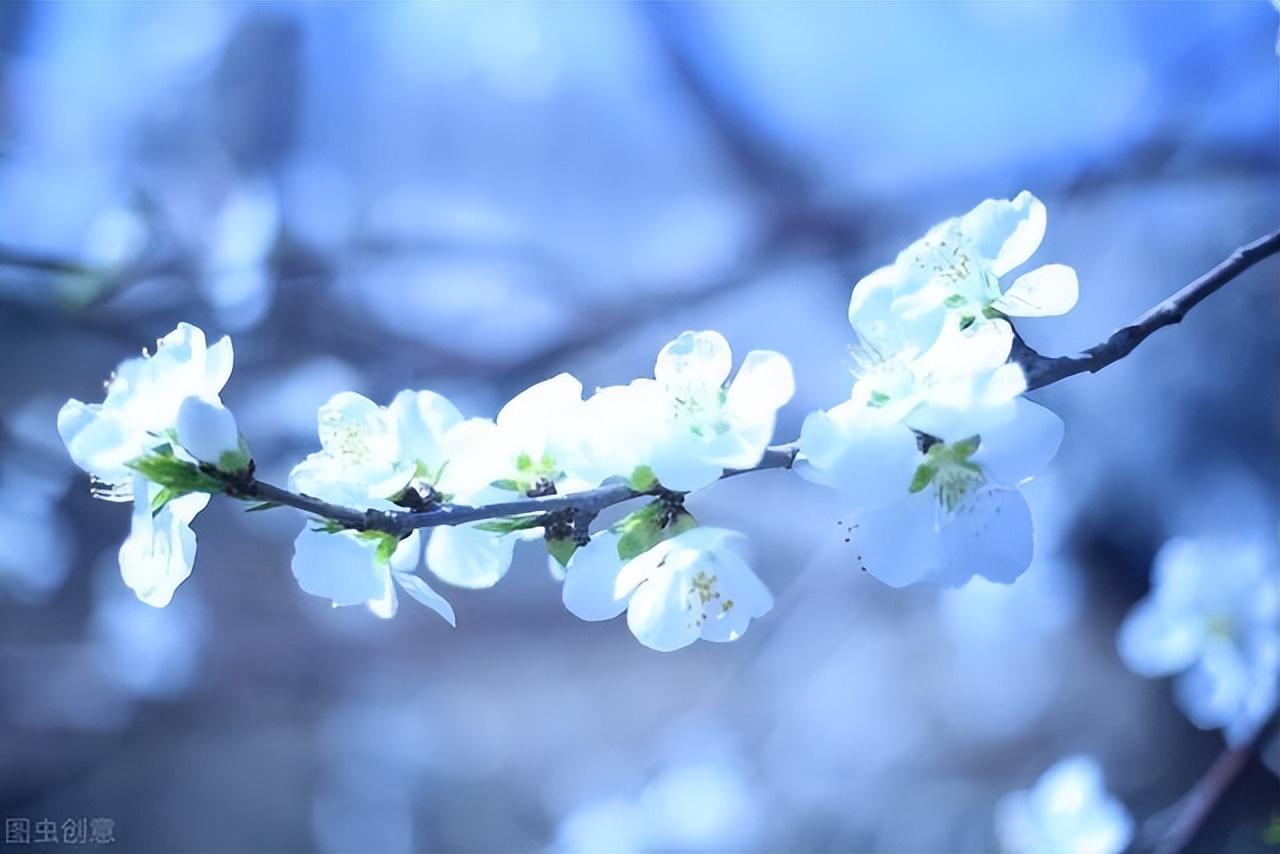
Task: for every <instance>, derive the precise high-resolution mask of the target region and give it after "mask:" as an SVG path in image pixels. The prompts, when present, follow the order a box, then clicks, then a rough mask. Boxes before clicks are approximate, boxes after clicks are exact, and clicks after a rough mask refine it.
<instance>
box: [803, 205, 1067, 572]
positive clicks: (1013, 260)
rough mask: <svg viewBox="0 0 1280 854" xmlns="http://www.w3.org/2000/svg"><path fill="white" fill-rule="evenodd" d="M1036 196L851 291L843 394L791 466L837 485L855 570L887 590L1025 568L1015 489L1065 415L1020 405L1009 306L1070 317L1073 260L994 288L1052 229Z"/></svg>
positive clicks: (1024, 524) (973, 221) (945, 231)
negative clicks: (849, 512)
mask: <svg viewBox="0 0 1280 854" xmlns="http://www.w3.org/2000/svg"><path fill="white" fill-rule="evenodd" d="M1045 222H1046V217H1045V209H1044V205H1043V204H1041V203H1040V201H1039V200H1038V199H1036V198H1035V197H1034V196H1032V195H1031V194H1030V193H1026V192H1024V193H1021V194H1020V195H1018V197H1017V198H1015V199H1013V200H1012V201H1004V200H988V201H985V202H983V203H982V204H980V205H978V207H976V208H974V209H973V210H972V211H970V212H969V213H968V214H965V215H964V216H962V217H959V218H957V219H951V220H948V221H946V222H944V223H941V224H939V225H937V226H935V227H934V228H932V229H930V231H929V232H928V233H927V234H926V235H925V236H924V237H923V238H921V239H920V240H918V241H916V242H915V243H913V244H912V245H911V246H909V247H907V249H906V250H905V251H903V252H902V253H901V254H900V255H899V256H898V258H897V260H896V261H894V263H893V264H891V265H889V266H887V267H882V268H881V269H879V270H876V271H875V272H874V273H872V274H870V275H869V276H867V277H866V278H864V279H863V280H862V281H861V282H859V283H858V284H857V286H855V287H854V289H853V297H852V299H851V300H850V303H849V323H850V324H851V325H852V326H853V331H854V332H855V333H856V335H857V337H858V347H857V350H856V357H855V363H856V364H855V381H854V384H853V389H852V394H851V396H850V399H849V400H847V401H845V402H844V403H841V404H840V405H839V406H836V407H834V408H832V409H829V410H826V411H825V412H815V413H813V414H812V415H810V416H809V417H808V418H807V419H805V422H804V426H803V428H802V430H801V433H800V451H801V453H802V454H803V458H802V459H800V460H798V461H797V463H796V471H797V472H798V473H799V474H800V475H801V476H803V477H806V478H808V479H810V480H812V481H815V482H817V483H821V484H825V485H827V486H830V487H833V488H835V489H837V490H839V491H840V492H841V493H842V494H843V495H844V497H845V498H846V499H847V500H849V501H850V502H852V503H853V505H854V506H855V508H856V509H855V513H854V514H853V516H852V517H851V521H850V522H849V523H848V526H847V528H846V532H847V533H848V535H849V536H848V538H847V541H848V542H850V543H851V544H852V545H853V547H854V549H855V554H856V556H857V561H858V563H859V565H860V566H861V567H862V568H863V569H865V570H866V571H868V572H870V573H871V574H872V575H874V576H875V577H876V578H879V579H880V580H881V581H883V582H885V583H886V584H889V585H892V586H894V587H901V586H904V585H907V584H912V583H915V582H921V581H928V582H935V583H939V584H943V585H948V586H959V585H961V584H964V583H965V582H966V581H968V580H969V579H970V578H972V577H973V576H974V575H980V576H983V577H985V578H988V579H990V580H992V581H998V582H1004V583H1009V582H1011V581H1013V580H1014V579H1015V578H1017V577H1018V576H1019V575H1020V574H1021V573H1022V572H1023V571H1024V570H1025V569H1026V568H1027V566H1028V564H1029V563H1030V562H1031V547H1032V531H1031V511H1030V510H1029V508H1028V507H1027V503H1026V500H1025V499H1024V498H1023V497H1022V494H1021V493H1020V492H1019V491H1018V486H1019V484H1021V483H1023V482H1025V481H1027V480H1028V479H1030V478H1031V477H1033V476H1034V475H1036V474H1038V473H1039V472H1040V471H1041V470H1042V469H1043V468H1044V467H1045V466H1046V465H1047V464H1048V463H1049V460H1050V459H1052V457H1053V455H1054V454H1055V453H1056V452H1057V449H1058V444H1059V442H1061V440H1062V430H1063V428H1062V422H1061V420H1060V419H1059V418H1058V417H1057V416H1056V415H1054V414H1053V413H1052V412H1050V411H1049V410H1047V409H1045V408H1043V407H1041V406H1037V405H1036V404H1034V403H1031V402H1030V401H1027V400H1024V399H1022V398H1021V397H1020V395H1021V394H1022V393H1023V392H1024V391H1025V390H1026V380H1025V378H1024V376H1023V373H1022V369H1021V368H1020V367H1019V366H1018V365H1017V364H1014V363H1011V362H1009V361H1008V360H1009V354H1010V351H1011V349H1012V347H1013V337H1014V333H1013V327H1012V326H1011V325H1010V324H1009V321H1008V319H1007V317H1008V316H1010V315H1019V316H1028V315H1043V314H1061V313H1063V312H1065V311H1067V310H1068V309H1070V308H1071V307H1072V306H1073V305H1074V304H1075V301H1076V291H1077V285H1076V276H1075V272H1074V271H1073V270H1071V268H1069V267H1063V266H1061V265H1052V264H1051V265H1046V266H1043V267H1039V268H1036V269H1034V270H1031V271H1030V272H1028V273H1025V274H1023V275H1022V276H1020V277H1018V278H1017V279H1015V280H1014V281H1013V283H1012V284H1011V285H1010V286H1009V287H1008V289H1007V290H1002V289H1001V283H1000V278H1001V277H1002V276H1004V275H1005V274H1006V273H1008V272H1009V271H1011V270H1013V269H1014V268H1015V267H1017V266H1019V265H1021V264H1022V263H1023V262H1025V261H1026V260H1027V259H1028V258H1030V257H1031V254H1032V253H1033V252H1034V251H1035V250H1036V248H1037V247H1038V246H1039V245H1040V241H1041V239H1042V238H1043V237H1044V232H1045Z"/></svg>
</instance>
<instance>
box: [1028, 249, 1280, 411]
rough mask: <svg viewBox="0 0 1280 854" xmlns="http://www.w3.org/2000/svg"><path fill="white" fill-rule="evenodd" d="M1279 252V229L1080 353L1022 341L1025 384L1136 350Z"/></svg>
mask: <svg viewBox="0 0 1280 854" xmlns="http://www.w3.org/2000/svg"><path fill="white" fill-rule="evenodd" d="M1277 252H1280V231H1273V232H1271V233H1270V234H1268V235H1267V236H1265V237H1260V238H1258V239H1257V240H1255V241H1254V242H1252V243H1250V244H1248V245H1247V246H1241V247H1240V248H1239V249H1237V250H1236V251H1235V252H1233V253H1231V257H1229V258H1227V259H1226V260H1225V261H1223V262H1222V263H1221V264H1219V265H1218V266H1216V267H1214V268H1213V269H1212V270H1210V271H1209V272H1207V273H1205V274H1204V275H1203V276H1201V277H1200V278H1198V279H1196V280H1195V281H1194V282H1192V283H1191V284H1189V285H1187V286H1186V287H1185V288H1183V289H1182V290H1180V291H1178V292H1177V293H1176V294H1174V295H1173V296H1171V297H1169V298H1168V299H1166V300H1165V301H1164V302H1162V303H1160V304H1159V305H1156V306H1155V307H1153V308H1151V309H1150V310H1148V311H1147V312H1146V313H1144V314H1143V315H1142V316H1141V317H1139V318H1138V319H1137V320H1135V321H1134V322H1133V323H1131V324H1129V325H1128V326H1124V327H1121V328H1120V329H1117V330H1116V331H1115V332H1113V333H1111V335H1110V337H1108V338H1107V340H1105V341H1103V342H1102V343H1100V344H1095V345H1094V346H1092V347H1090V348H1089V349H1088V350H1085V351H1084V352H1083V353H1080V354H1079V355H1076V356H1056V357H1054V356H1042V355H1041V354H1039V353H1037V352H1036V351H1035V350H1033V349H1031V348H1030V347H1028V346H1026V345H1025V344H1022V343H1019V345H1018V347H1017V348H1016V349H1015V351H1014V358H1015V360H1016V361H1017V362H1018V363H1019V364H1020V365H1022V369H1023V370H1024V371H1025V372H1026V375H1027V388H1028V389H1037V388H1044V387H1045V386H1047V385H1050V384H1052V383H1056V382H1058V381H1059V380H1064V379H1066V378H1067V377H1071V376H1075V375H1076V374H1082V373H1085V372H1086V371H1087V372H1089V373H1097V372H1098V371H1100V370H1102V369H1103V368H1105V367H1106V366H1107V365H1110V364H1111V363H1112V362H1117V361H1119V360H1120V359H1123V358H1124V357H1125V356H1127V355H1129V354H1130V353H1131V352H1133V350H1134V348H1135V347H1137V346H1138V345H1139V344H1141V343H1142V342H1143V341H1145V340H1147V337H1148V336H1150V335H1151V333H1153V332H1155V331H1156V330H1157V329H1163V328H1164V327H1166V326H1172V325H1174V324H1175V323H1180V322H1181V321H1182V318H1184V317H1186V316H1187V312H1189V311H1190V310H1191V309H1193V308H1195V307H1196V306H1197V305H1199V304H1200V302H1201V301H1202V300H1203V299H1205V298H1206V297H1208V296H1209V295H1210V294H1212V293H1214V292H1215V291H1217V290H1218V289H1219V288H1221V287H1222V286H1223V285H1225V284H1227V283H1228V282H1230V281H1231V280H1232V279H1234V278H1236V277H1237V276H1239V275H1240V274H1241V273H1243V272H1244V271H1245V270H1248V269H1249V268H1250V267H1252V266H1253V265H1254V264H1257V263H1258V262H1259V261H1261V260H1262V259H1264V258H1268V257H1270V256H1272V255H1274V254H1276V253H1277Z"/></svg>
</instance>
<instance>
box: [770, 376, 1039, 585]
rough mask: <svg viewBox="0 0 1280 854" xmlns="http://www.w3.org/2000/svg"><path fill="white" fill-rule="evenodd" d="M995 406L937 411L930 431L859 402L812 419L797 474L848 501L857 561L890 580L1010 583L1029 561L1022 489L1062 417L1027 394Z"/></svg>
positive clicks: (1029, 534) (803, 434) (1028, 526)
mask: <svg viewBox="0 0 1280 854" xmlns="http://www.w3.org/2000/svg"><path fill="white" fill-rule="evenodd" d="M987 382H988V381H985V380H978V381H977V385H979V386H983V385H985V384H986V383H987ZM969 396H972V394H970V395H969ZM997 402H998V401H988V402H987V403H989V404H990V405H983V404H981V402H980V404H979V405H974V406H972V407H971V409H972V411H974V412H983V413H986V415H987V416H988V417H987V419H986V420H985V422H984V421H982V420H977V419H974V418H973V417H972V416H971V415H970V414H969V409H966V408H962V407H957V408H956V409H955V410H954V412H953V411H951V410H949V409H948V408H947V407H945V406H943V407H939V408H938V410H937V411H936V412H932V413H930V416H931V417H930V421H931V422H932V423H931V429H930V431H929V432H928V433H927V434H926V433H922V432H918V431H917V430H913V429H912V428H911V427H910V426H908V423H906V422H903V421H899V420H897V419H895V418H893V417H892V415H891V414H888V413H885V412H884V411H882V410H878V409H876V408H874V407H868V406H865V405H862V404H860V403H859V402H858V401H847V402H846V403H843V404H840V405H839V406H836V407H834V408H833V409H830V410H827V411H825V412H815V413H813V414H811V415H810V416H809V417H808V418H806V419H805V422H804V426H803V427H802V429H801V432H800V442H799V447H800V451H801V454H802V455H803V456H802V457H801V458H800V459H798V460H797V461H796V466H795V469H796V472H797V473H798V474H800V475H801V476H802V477H804V478H806V479H808V480H811V481H814V482H816V483H821V484H823V485H826V486H830V487H832V488H834V489H836V490H838V491H840V492H841V493H842V494H843V495H844V496H845V497H846V498H848V499H849V500H850V501H852V502H853V504H854V506H855V508H856V509H855V514H854V517H853V518H852V519H851V521H850V522H849V523H848V525H847V528H846V533H847V534H848V536H847V541H848V542H849V543H851V545H852V546H853V548H854V549H855V553H856V555H857V558H858V561H859V564H860V565H861V567H862V568H864V569H866V570H867V571H868V572H870V573H871V574H872V575H874V576H875V577H876V578H878V579H879V580H881V581H883V582H884V583H886V584H888V585H890V586H893V587H902V586H905V585H908V584H914V583H917V582H930V583H937V584H942V585H946V586H959V585H962V584H964V583H965V582H967V581H968V580H969V579H970V578H972V577H973V576H974V575H981V576H983V577H985V578H987V579H989V580H991V581H996V582H1001V583H1006V584H1007V583H1010V582H1012V581H1013V580H1014V579H1016V578H1017V577H1018V576H1019V575H1020V574H1022V572H1023V571H1024V570H1025V569H1026V568H1027V566H1028V565H1029V564H1030V562H1031V550H1032V526H1031V511H1030V509H1029V508H1028V506H1027V503H1026V499H1024V498H1023V497H1022V494H1021V492H1019V490H1018V489H1017V487H1018V485H1019V484H1021V483H1023V482H1025V481H1026V480H1029V479H1030V478H1031V477H1033V476H1034V475H1036V474H1038V473H1039V472H1040V471H1041V470H1042V469H1043V468H1044V466H1046V465H1047V464H1048V462H1049V460H1050V459H1052V457H1053V455H1054V454H1055V453H1056V452H1057V448H1058V445H1059V443H1060V442H1061V440H1062V421H1061V419H1059V418H1058V417H1057V416H1056V415H1054V414H1053V413H1052V412H1050V411H1049V410H1047V409H1045V408H1044V407H1041V406H1038V405H1036V404H1034V403H1031V402H1030V401H1027V400H1023V399H1017V400H1006V401H1005V402H1004V403H1003V404H1000V405H996V403H997Z"/></svg>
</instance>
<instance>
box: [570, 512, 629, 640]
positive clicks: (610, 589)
mask: <svg viewBox="0 0 1280 854" xmlns="http://www.w3.org/2000/svg"><path fill="white" fill-rule="evenodd" d="M552 560H554V558H553V559H552ZM621 570H622V559H621V558H620V557H618V536H617V535H616V534H613V533H609V532H607V531H606V532H603V533H600V534H596V535H595V536H594V537H593V538H592V539H591V542H590V543H588V544H587V545H585V546H583V547H581V548H579V549H578V550H577V551H576V552H574V553H573V558H572V559H570V561H569V566H568V568H567V569H566V570H565V575H564V587H563V589H562V591H561V595H562V598H563V599H564V606H565V607H566V608H568V609H569V613H571V614H573V615H574V616H575V617H577V618H578V619H580V620H592V621H594V620H612V619H613V618H614V617H616V616H618V615H619V614H621V613H622V612H623V611H624V610H626V607H627V599H628V598H629V597H628V596H627V595H626V594H624V595H622V596H617V595H615V594H614V586H615V584H616V582H617V579H618V573H619V572H620V571H621ZM628 592H629V591H628Z"/></svg>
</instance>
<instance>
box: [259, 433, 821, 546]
mask: <svg viewBox="0 0 1280 854" xmlns="http://www.w3.org/2000/svg"><path fill="white" fill-rule="evenodd" d="M795 458H796V448H795V446H794V445H779V446H777V447H773V448H769V449H767V450H766V451H765V452H764V456H763V457H761V459H760V462H759V463H757V464H756V465H754V466H752V467H751V468H749V469H729V470H727V471H725V472H724V474H722V475H721V478H722V479H723V478H727V477H734V476H735V475H739V474H746V473H747V472H753V471H763V470H765V469H777V468H791V464H792V463H793V462H795ZM660 491H661V490H660V489H657V488H655V489H649V490H643V491H641V490H636V489H632V488H631V486H630V485H628V484H626V483H614V484H608V485H606V486H601V487H598V488H596V489H588V490H584V491H582V492H572V493H568V494H566V495H546V496H542V497H539V498H521V499H517V500H515V501H503V502H500V503H497V504H485V505H483V506H479V507H471V506H468V505H466V504H446V505H444V506H442V507H439V508H436V509H433V510H423V511H417V512H414V511H407V510H406V511H382V510H355V509H352V508H350V507H342V506H340V505H337V504H330V503H328V502H327V501H321V500H320V499H318V498H312V497H311V496H309V495H299V494H297V493H294V492H290V491H289V490H287V489H282V488H280V487H278V486H274V485H272V484H270V483H264V482H263V481H260V480H253V481H251V482H250V483H249V484H246V485H244V486H243V487H241V488H240V489H239V490H238V492H239V495H240V497H243V498H254V499H259V500H262V501H270V502H273V503H275V504H280V505H284V506H287V507H293V508H295V509H297V510H301V511H303V512H304V513H310V514H311V515H312V516H316V517H318V518H322V519H329V520H332V521H334V522H337V523H338V524H340V525H342V526H343V527H345V528H350V529H352V530H355V531H382V532H384V533H387V534H393V535H395V536H403V535H405V534H408V533H410V532H411V531H414V530H416V529H418V528H438V527H440V526H442V525H462V524H465V523H467V522H483V521H486V520H489V519H509V518H512V517H514V516H527V515H535V514H545V513H554V512H556V511H559V510H574V511H576V512H577V513H583V514H587V515H589V516H594V515H595V514H597V513H599V512H600V511H601V510H604V509H605V508H607V507H612V506H613V505H615V504H621V503H622V502H624V501H630V500H631V499H633V498H640V497H641V496H645V495H657V494H659V492H660Z"/></svg>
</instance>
